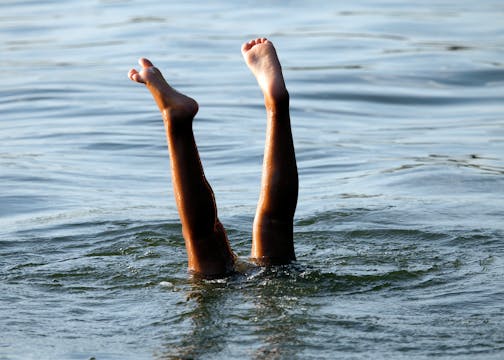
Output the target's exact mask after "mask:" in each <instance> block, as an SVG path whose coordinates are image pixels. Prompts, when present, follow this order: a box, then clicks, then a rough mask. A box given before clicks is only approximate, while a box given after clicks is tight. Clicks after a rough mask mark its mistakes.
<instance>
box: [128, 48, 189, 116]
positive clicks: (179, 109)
mask: <svg viewBox="0 0 504 360" xmlns="http://www.w3.org/2000/svg"><path fill="white" fill-rule="evenodd" d="M138 63H139V64H140V66H141V67H142V69H141V70H140V72H139V71H137V70H136V69H131V70H130V71H129V73H128V77H129V78H130V79H131V80H132V81H135V82H138V83H142V84H145V86H147V89H149V91H150V92H151V94H152V96H153V97H154V100H155V101H156V104H157V105H158V107H159V110H160V111H161V113H162V114H163V119H164V120H165V121H173V120H176V119H188V118H190V119H192V118H194V116H195V115H196V113H197V112H198V103H197V102H196V101H195V100H194V99H192V98H190V97H188V96H185V95H184V94H181V93H179V92H178V91H176V90H175V89H173V88H172V87H171V86H170V85H168V83H167V82H166V80H165V79H164V77H163V75H162V74H161V72H160V71H159V70H158V68H156V67H154V65H153V64H152V63H151V62H150V61H149V60H148V59H145V58H141V59H140V60H138Z"/></svg>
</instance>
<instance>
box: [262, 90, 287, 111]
mask: <svg viewBox="0 0 504 360" xmlns="http://www.w3.org/2000/svg"><path fill="white" fill-rule="evenodd" d="M289 103H290V96H289V92H288V91H287V90H285V92H282V93H280V94H276V95H275V96H270V97H267V96H265V97H264V105H265V107H266V110H267V111H268V113H273V114H276V113H283V112H288V111H289Z"/></svg>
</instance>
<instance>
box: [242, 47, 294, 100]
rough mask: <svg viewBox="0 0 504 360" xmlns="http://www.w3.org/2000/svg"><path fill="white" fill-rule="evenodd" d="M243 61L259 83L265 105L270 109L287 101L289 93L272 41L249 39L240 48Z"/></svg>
mask: <svg viewBox="0 0 504 360" xmlns="http://www.w3.org/2000/svg"><path fill="white" fill-rule="evenodd" d="M241 51H242V54H243V57H244V59H245V63H246V64H247V66H248V67H249V69H250V70H251V71H252V73H253V74H254V76H255V77H256V79H257V82H258V83H259V87H260V88H261V90H262V92H263V95H264V100H265V102H266V107H268V108H269V109H271V108H272V107H273V108H274V107H275V106H276V105H279V104H280V103H283V102H285V100H287V101H288V99H289V93H288V92H287V88H286V87H285V82H284V78H283V75H282V67H281V66H280V61H279V60H278V56H277V54H276V51H275V47H274V46H273V43H272V42H271V41H269V40H267V39H265V38H259V39H255V40H251V41H249V42H246V43H245V44H243V45H242V48H241Z"/></svg>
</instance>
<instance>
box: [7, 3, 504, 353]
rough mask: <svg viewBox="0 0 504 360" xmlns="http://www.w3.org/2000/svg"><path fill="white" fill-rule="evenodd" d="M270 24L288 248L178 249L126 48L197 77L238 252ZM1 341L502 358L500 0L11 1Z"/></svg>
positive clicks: (252, 183) (161, 157) (503, 48)
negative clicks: (288, 213) (220, 271)
mask: <svg viewBox="0 0 504 360" xmlns="http://www.w3.org/2000/svg"><path fill="white" fill-rule="evenodd" d="M257 36H267V37H269V38H270V39H271V40H272V41H273V42H274V43H275V45H276V47H277V50H278V53H279V56H280V59H281V61H282V64H283V67H284V74H285V77H286V82H287V86H288V88H289V91H290V94H291V105H292V107H291V117H292V126H293V133H294V140H295V146H296V152H297V159H298V167H299V175H300V196H299V202H298V208H297V212H296V222H295V244H296V252H297V255H298V261H297V263H296V264H293V265H292V266H285V267H279V268H271V269H253V270H250V271H248V272H247V273H245V274H242V275H236V276H234V277H231V278H228V279H223V280H214V281H202V280H197V279H192V278H191V277H190V276H189V275H188V274H187V271H186V266H187V265H186V256H185V248H184V244H183V239H182V236H181V227H180V224H179V220H178V214H177V210H176V207H175V202H174V199H173V194H172V189H171V182H170V172H169V158H168V152H167V150H166V143H165V137H164V129H163V125H162V121H161V120H160V116H159V114H158V112H157V108H156V106H155V105H154V102H153V101H152V99H151V98H150V95H149V94H148V92H147V91H146V90H145V89H144V88H143V87H142V86H140V85H139V84H134V83H132V82H131V81H129V80H128V78H127V76H126V74H127V72H128V70H129V69H130V68H131V67H132V66H136V60H137V59H138V58H139V57H140V56H146V57H149V58H150V59H152V60H153V61H154V63H155V64H156V65H158V66H159V67H160V68H161V69H162V71H163V73H164V74H165V76H166V77H167V78H168V79H169V80H170V81H171V83H172V85H174V86H175V87H176V88H178V89H180V90H181V91H183V92H185V93H187V94H189V95H190V96H192V97H194V98H196V99H197V100H198V101H199V103H200V112H199V115H198V118H197V120H196V121H195V124H194V129H195V134H196V138H197V142H198V145H199V149H200V152H201V157H202V161H203V164H204V167H205V171H206V175H207V177H208V179H209V181H210V183H211V184H212V186H213V188H214V191H215V195H216V199H217V203H218V207H219V215H220V218H221V220H222V222H223V223H224V225H225V226H226V228H227V230H228V233H229V237H230V241H231V244H232V246H233V249H234V250H235V251H236V252H237V254H238V255H239V256H240V257H242V258H244V259H246V258H247V256H248V253H249V249H250V243H251V227H252V221H253V214H254V211H255V205H256V201H257V198H258V194H259V183H260V171H261V161H262V152H263V145H264V131H265V114H264V109H263V106H262V97H261V94H260V92H259V89H258V87H257V85H256V83H255V80H254V78H253V77H252V75H251V74H250V73H249V70H248V69H247V68H246V66H245V65H244V64H243V62H242V58H241V54H240V46H241V44H242V43H243V42H244V41H246V40H248V39H250V38H253V37H257ZM0 54H1V62H0V69H1V74H2V84H1V86H0V117H1V119H0V134H1V142H0V334H1V335H0V359H2V360H4V359H9V360H10V359H86V360H87V359H92V358H94V359H96V360H103V359H236V358H243V359H333V358H341V359H368V358H370V357H374V358H378V359H382V358H383V359H412V358H414V359H431V358H443V359H475V358H477V359H502V357H503V356H504V325H503V324H504V3H503V2H502V1H500V0H495V1H492V0H488V1H481V2H461V1H455V0H454V1H443V0H441V1H437V0H428V1H422V2H405V1H381V0H379V1H370V0H366V1H356V2H339V1H338V2H336V1H333V2H329V1H300V0H299V1H243V2H230V1H228V2H226V1H223V0H220V1H206V2H200V1H194V0H188V1H183V2H179V1H131V0H130V1H126V0H102V1H98V0H94V1H84V0H74V1H70V0H58V1H55V0H53V1H44V2H39V1H34V0H22V1H13V0H4V1H2V2H1V3H0Z"/></svg>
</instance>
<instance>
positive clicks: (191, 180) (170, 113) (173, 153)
mask: <svg viewBox="0 0 504 360" xmlns="http://www.w3.org/2000/svg"><path fill="white" fill-rule="evenodd" d="M139 63H140V66H141V67H142V69H141V70H140V71H137V70H135V69H131V70H130V72H129V74H128V76H129V78H130V79H131V80H133V81H135V82H139V83H143V84H145V85H146V87H147V89H148V90H149V91H150V92H151V94H152V96H153V97H154V100H155V101H156V104H157V105H158V107H159V110H160V112H161V114H162V118H163V122H164V126H165V130H166V139H167V142H168V149H169V152H170V165H171V173H172V182H173V190H174V193H175V200H176V203H177V208H178V211H179V215H180V220H181V223H182V233H183V236H184V240H185V245H186V249H187V257H188V268H189V270H190V271H193V272H195V273H199V274H201V275H204V276H218V275H223V274H226V273H229V272H231V271H232V270H233V268H234V260H235V256H234V254H233V252H232V251H231V248H230V246H229V242H228V240H227V236H226V232H225V230H224V227H223V226H222V224H221V222H220V221H219V219H218V217H217V208H216V204H215V198H214V194H213V191H212V188H211V187H210V185H209V183H208V181H207V180H206V178H205V174H204V171H203V167H202V165H201V160H200V157H199V153H198V149H197V147H196V142H195V140H194V134H193V131H192V121H193V118H194V116H195V115H196V113H197V112H198V104H197V103H196V101H194V100H193V99H191V98H190V97H187V96H185V95H183V94H181V93H179V92H177V91H176V90H175V89H173V88H172V87H171V86H170V85H168V83H167V82H166V80H165V79H164V77H163V75H162V74H161V72H160V71H159V70H158V69H157V68H155V67H154V66H153V65H152V63H151V62H150V61H149V60H147V59H143V58H142V59H140V60H139Z"/></svg>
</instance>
